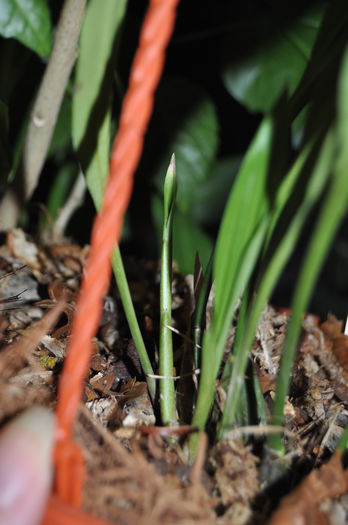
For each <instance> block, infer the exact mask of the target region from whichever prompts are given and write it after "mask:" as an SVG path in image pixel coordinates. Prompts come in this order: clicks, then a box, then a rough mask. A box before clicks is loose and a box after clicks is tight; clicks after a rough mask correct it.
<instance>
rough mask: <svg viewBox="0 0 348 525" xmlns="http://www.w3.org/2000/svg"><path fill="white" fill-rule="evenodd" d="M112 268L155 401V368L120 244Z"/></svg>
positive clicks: (113, 257) (151, 394) (152, 398)
mask: <svg viewBox="0 0 348 525" xmlns="http://www.w3.org/2000/svg"><path fill="white" fill-rule="evenodd" d="M112 268H113V271H114V276H115V279H116V283H117V288H118V291H119V294H120V297H121V301H122V305H123V308H124V311H125V315H126V318H127V321H128V325H129V329H130V332H131V334H132V337H133V340H134V343H135V346H136V349H137V352H138V356H139V359H140V363H141V366H142V368H143V371H144V374H145V376H146V381H147V386H148V388H149V393H150V396H151V400H152V402H154V401H155V397H156V380H155V379H154V377H153V376H154V373H153V369H152V366H151V363H150V359H149V356H148V353H147V351H146V347H145V343H144V340H143V337H142V335H141V332H140V328H139V324H138V321H137V318H136V315H135V310H134V306H133V302H132V298H131V294H130V291H129V287H128V282H127V277H126V273H125V271H124V266H123V262H122V257H121V253H120V249H119V247H118V246H115V248H114V251H113V253H112Z"/></svg>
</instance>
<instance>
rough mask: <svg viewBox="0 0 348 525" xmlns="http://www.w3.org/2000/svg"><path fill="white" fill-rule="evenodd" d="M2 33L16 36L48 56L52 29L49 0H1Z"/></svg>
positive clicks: (34, 49) (0, 32)
mask: <svg viewBox="0 0 348 525" xmlns="http://www.w3.org/2000/svg"><path fill="white" fill-rule="evenodd" d="M0 34H1V35H2V36H3V37H5V38H11V37H13V38H16V39H17V40H19V41H20V42H21V43H22V44H24V45H25V46H27V47H29V48H30V49H32V50H33V51H34V52H35V53H37V54H38V55H40V56H42V57H46V56H48V55H49V53H50V51H51V47H52V29H51V17H50V11H49V7H48V2H47V0H1V2H0Z"/></svg>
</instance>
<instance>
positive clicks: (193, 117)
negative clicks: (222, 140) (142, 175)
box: [151, 78, 218, 213]
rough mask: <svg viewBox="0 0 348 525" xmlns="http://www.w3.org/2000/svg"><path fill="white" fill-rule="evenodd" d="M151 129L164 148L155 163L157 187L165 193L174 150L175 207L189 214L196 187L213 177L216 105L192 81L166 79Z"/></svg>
mask: <svg viewBox="0 0 348 525" xmlns="http://www.w3.org/2000/svg"><path fill="white" fill-rule="evenodd" d="M152 129H153V130H154V131H155V134H156V137H157V139H156V142H157V144H159V145H160V147H161V151H160V153H159V152H157V153H156V155H157V158H156V160H155V168H154V177H155V180H156V186H157V188H158V190H159V192H162V188H163V177H164V174H165V173H166V165H167V162H168V158H169V157H170V155H171V153H172V152H173V151H175V157H176V165H177V174H178V195H177V202H176V205H177V208H178V210H180V211H181V212H183V213H189V212H190V210H191V207H192V206H193V204H194V202H195V197H196V191H197V188H198V187H200V186H201V185H203V184H204V183H205V181H206V180H208V179H209V178H210V177H211V168H212V165H213V162H214V159H215V155H216V151H217V146H218V122H217V116H216V112H215V108H214V105H213V104H212V102H211V101H210V99H209V98H208V96H207V95H206V94H205V92H204V91H203V90H202V89H201V88H200V87H199V86H197V85H195V84H194V83H193V82H191V81H189V80H186V79H182V78H171V79H169V80H165V81H164V82H163V83H162V85H161V86H160V88H159V90H158V94H157V101H156V108H155V114H154V117H153V128H152ZM152 140H153V139H152ZM151 155H152V156H153V151H152V153H151Z"/></svg>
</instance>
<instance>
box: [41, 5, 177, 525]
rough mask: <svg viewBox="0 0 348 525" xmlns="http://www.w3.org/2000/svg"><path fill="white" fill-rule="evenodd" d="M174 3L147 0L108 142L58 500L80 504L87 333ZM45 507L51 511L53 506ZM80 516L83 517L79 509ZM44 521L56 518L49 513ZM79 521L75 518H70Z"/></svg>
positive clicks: (63, 431)
mask: <svg viewBox="0 0 348 525" xmlns="http://www.w3.org/2000/svg"><path fill="white" fill-rule="evenodd" d="M177 3H178V0H150V5H149V8H148V11H147V14H146V17H145V20H144V24H143V28H142V31H141V35H140V42H139V48H138V50H137V52H136V55H135V59H134V62H133V66H132V70H131V74H130V81H129V87H128V91H127V94H126V96H125V99H124V102H123V106H122V111H121V117H120V123H119V129H118V132H117V135H116V138H115V141H114V144H113V148H112V153H111V160H110V173H109V179H108V182H107V186H106V190H105V196H104V202H103V206H102V208H101V211H100V214H99V215H98V216H97V217H96V219H95V221H94V226H93V230H92V238H91V249H90V255H89V258H88V261H87V265H86V271H85V274H84V278H83V280H82V285H81V291H80V294H79V299H78V303H77V308H76V315H75V317H74V320H73V325H72V334H71V338H70V342H69V347H68V350H67V355H66V359H65V363H64V370H63V373H62V375H61V378H60V381H59V395H58V403H57V409H56V414H57V420H58V434H57V443H56V449H55V463H56V480H55V481H56V484H55V490H56V494H57V496H58V498H59V500H60V501H61V502H62V503H69V504H71V505H73V506H75V507H79V506H80V504H81V497H82V496H81V495H82V485H83V478H84V462H83V458H82V453H81V451H80V449H79V447H78V446H77V445H76V444H75V443H74V442H73V441H72V425H73V422H74V418H75V416H76V414H77V410H78V406H79V404H80V401H81V395H82V391H83V382H84V378H85V376H86V375H87V373H88V368H89V361H90V357H91V339H92V337H93V336H94V335H95V333H96V331H97V328H98V325H99V320H100V316H101V311H102V300H103V295H104V293H105V292H106V290H107V288H108V285H109V280H110V274H111V264H110V257H111V253H112V249H113V247H114V246H115V243H116V242H118V240H119V238H120V233H121V229H122V222H123V216H124V213H125V211H126V208H127V206H128V203H129V200H130V196H131V192H132V188H133V174H134V171H135V169H136V167H137V165H138V162H139V159H140V155H141V152H142V148H143V142H144V135H145V131H146V128H147V124H148V121H149V119H150V116H151V112H152V108H153V99H154V92H155V89H156V87H157V84H158V82H159V79H160V76H161V73H162V70H163V65H164V59H165V49H166V46H167V43H168V41H169V39H170V36H171V33H172V31H173V27H174V20H175V12H176V6H177ZM51 501H53V500H51ZM48 510H49V512H51V510H52V509H48ZM46 515H47V514H46ZM80 521H81V523H83V519H82V513H81V520H80ZM44 522H45V523H50V524H51V525H52V523H54V522H53V521H52V518H51V521H47V520H46V519H45V520H44ZM77 522H78V520H77V521H76V520H74V521H73V523H74V524H75V523H77ZM57 523H58V522H57ZM59 523H65V521H64V522H63V521H61V522H59ZM66 523H72V521H66ZM86 523H87V522H86ZM88 523H89V522H88ZM92 523H94V521H91V524H92Z"/></svg>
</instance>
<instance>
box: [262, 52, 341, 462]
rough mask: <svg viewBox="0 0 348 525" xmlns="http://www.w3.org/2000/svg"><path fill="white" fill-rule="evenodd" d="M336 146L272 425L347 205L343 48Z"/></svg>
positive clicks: (295, 305) (272, 442)
mask: <svg viewBox="0 0 348 525" xmlns="http://www.w3.org/2000/svg"><path fill="white" fill-rule="evenodd" d="M336 146H338V148H337V149H338V152H336V153H338V156H337V160H336V163H335V165H334V172H333V175H332V180H331V184H330V186H329V188H328V190H327V192H326V195H325V199H324V202H323V205H322V208H321V211H320V215H319V217H318V219H317V222H316V225H315V228H314V231H313V233H312V235H311V240H310V243H309V246H308V248H307V252H306V255H305V258H304V262H303V264H302V267H301V271H300V275H299V278H298V281H297V284H296V288H295V291H294V296H293V300H292V305H291V310H292V316H291V319H290V323H289V326H288V330H287V334H286V339H285V344H284V349H283V353H282V358H281V362H280V368H279V374H278V381H277V389H276V396H275V400H274V404H273V407H272V422H273V423H274V424H279V423H281V422H282V420H283V409H284V403H285V397H286V394H287V392H288V388H289V384H290V377H291V375H290V372H291V370H292V366H293V362H294V358H295V354H296V347H297V341H298V338H299V336H300V331H301V317H302V314H303V312H304V311H305V310H306V308H307V306H308V304H309V300H310V298H311V295H312V293H313V289H314V286H315V283H316V281H317V279H318V275H319V272H320V270H321V267H322V265H323V262H324V260H325V257H326V256H327V253H328V250H329V248H330V246H331V244H332V242H333V240H334V237H335V235H336V232H337V229H338V226H339V224H340V222H341V221H342V219H343V217H344V216H345V215H346V214H347V206H348V185H347V169H348V48H346V51H345V54H344V58H343V62H342V67H341V72H340V77H339V82H338V104H337V126H336ZM268 445H269V446H270V447H272V448H274V449H276V450H278V451H279V452H282V451H283V446H282V443H281V439H280V436H279V435H277V434H274V435H273V436H269V438H268ZM341 445H342V443H341Z"/></svg>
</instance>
